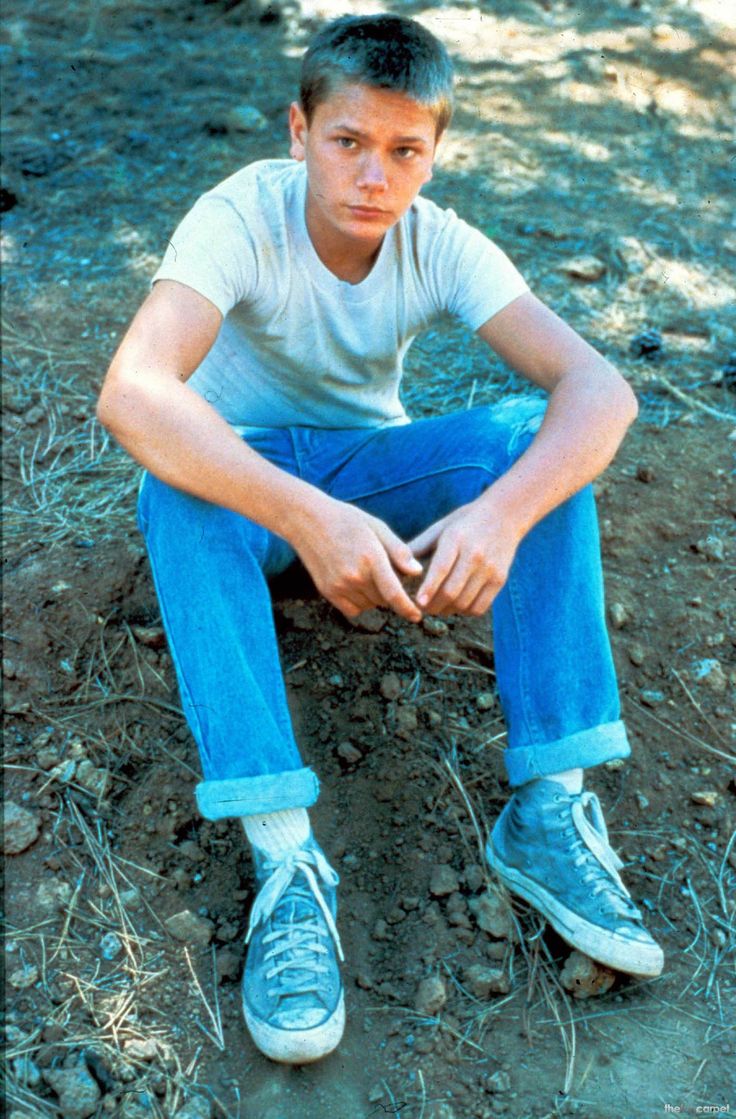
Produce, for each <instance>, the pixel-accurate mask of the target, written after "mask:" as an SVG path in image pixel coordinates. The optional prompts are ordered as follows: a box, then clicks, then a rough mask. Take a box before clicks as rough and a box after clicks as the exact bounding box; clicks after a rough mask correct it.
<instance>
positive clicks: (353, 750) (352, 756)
mask: <svg viewBox="0 0 736 1119" xmlns="http://www.w3.org/2000/svg"><path fill="white" fill-rule="evenodd" d="M338 758H341V759H342V761H343V762H347V763H348V765H357V764H358V762H360V761H362V753H361V752H360V751H359V750H358V747H357V746H356V745H353V744H352V742H350V741H349V740H348V739H346V741H345V742H341V743H340V744H339V746H338Z"/></svg>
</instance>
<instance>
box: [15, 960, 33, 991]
mask: <svg viewBox="0 0 736 1119" xmlns="http://www.w3.org/2000/svg"><path fill="white" fill-rule="evenodd" d="M8 982H9V983H10V986H11V987H15V989H16V991H25V989H26V988H27V987H32V986H33V984H34V983H37V982H38V968H37V967H36V965H35V964H23V966H22V967H18V968H16V969H15V971H11V973H10V976H9V977H8Z"/></svg>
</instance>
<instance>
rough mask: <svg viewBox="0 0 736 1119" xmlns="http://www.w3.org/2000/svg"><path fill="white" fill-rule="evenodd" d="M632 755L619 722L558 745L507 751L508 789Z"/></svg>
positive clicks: (559, 740) (592, 730) (563, 739)
mask: <svg viewBox="0 0 736 1119" xmlns="http://www.w3.org/2000/svg"><path fill="white" fill-rule="evenodd" d="M630 753H631V746H630V745H629V740H628V737H627V735H626V728H625V726H624V724H623V723H622V722H621V720H620V719H619V720H617V721H616V722H615V723H601V724H600V726H597V727H590V728H589V729H588V730H581V731H578V732H577V734H569V735H567V737H565V738H558V739H557V740H556V741H555V742H542V743H540V744H539V745H537V746H517V747H516V748H514V749H508V750H505V751H504V761H505V762H506V772H507V773H508V778H509V785H511V787H512V788H514V787H516V786H517V785H524V784H526V782H527V781H533V780H534V779H535V778H536V777H548V776H549V775H550V774H551V773H562V772H563V771H564V770H566V769H578V768H581V769H588V768H589V767H590V766H593V765H601V764H602V763H603V762H610V761H613V759H614V758H628V756H629V754H630Z"/></svg>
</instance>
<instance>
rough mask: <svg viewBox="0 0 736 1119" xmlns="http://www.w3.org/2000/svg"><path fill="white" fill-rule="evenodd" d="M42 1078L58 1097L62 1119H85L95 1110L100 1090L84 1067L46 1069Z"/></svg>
mask: <svg viewBox="0 0 736 1119" xmlns="http://www.w3.org/2000/svg"><path fill="white" fill-rule="evenodd" d="M43 1078H44V1080H45V1081H46V1083H47V1084H48V1085H49V1086H50V1087H51V1088H53V1090H54V1091H55V1092H56V1095H57V1096H58V1097H59V1107H60V1109H61V1112H62V1114H63V1116H64V1119H87V1117H88V1116H89V1115H93V1114H94V1113H95V1111H96V1110H97V1104H98V1103H99V1100H100V1089H99V1087H98V1085H97V1081H96V1080H94V1079H93V1078H92V1076H91V1075H90V1073H89V1072H88V1070H87V1067H86V1065H78V1066H77V1067H76V1068H68V1069H46V1070H45V1071H44V1074H43Z"/></svg>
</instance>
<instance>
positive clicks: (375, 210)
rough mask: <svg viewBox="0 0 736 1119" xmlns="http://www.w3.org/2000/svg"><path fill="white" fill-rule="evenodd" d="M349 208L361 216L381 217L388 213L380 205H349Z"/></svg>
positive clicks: (357, 215)
mask: <svg viewBox="0 0 736 1119" xmlns="http://www.w3.org/2000/svg"><path fill="white" fill-rule="evenodd" d="M348 209H349V210H350V212H351V213H352V214H355V215H356V217H359V218H380V217H383V216H384V215H385V214H387V213H388V210H382V209H380V207H378V206H349V207H348Z"/></svg>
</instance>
